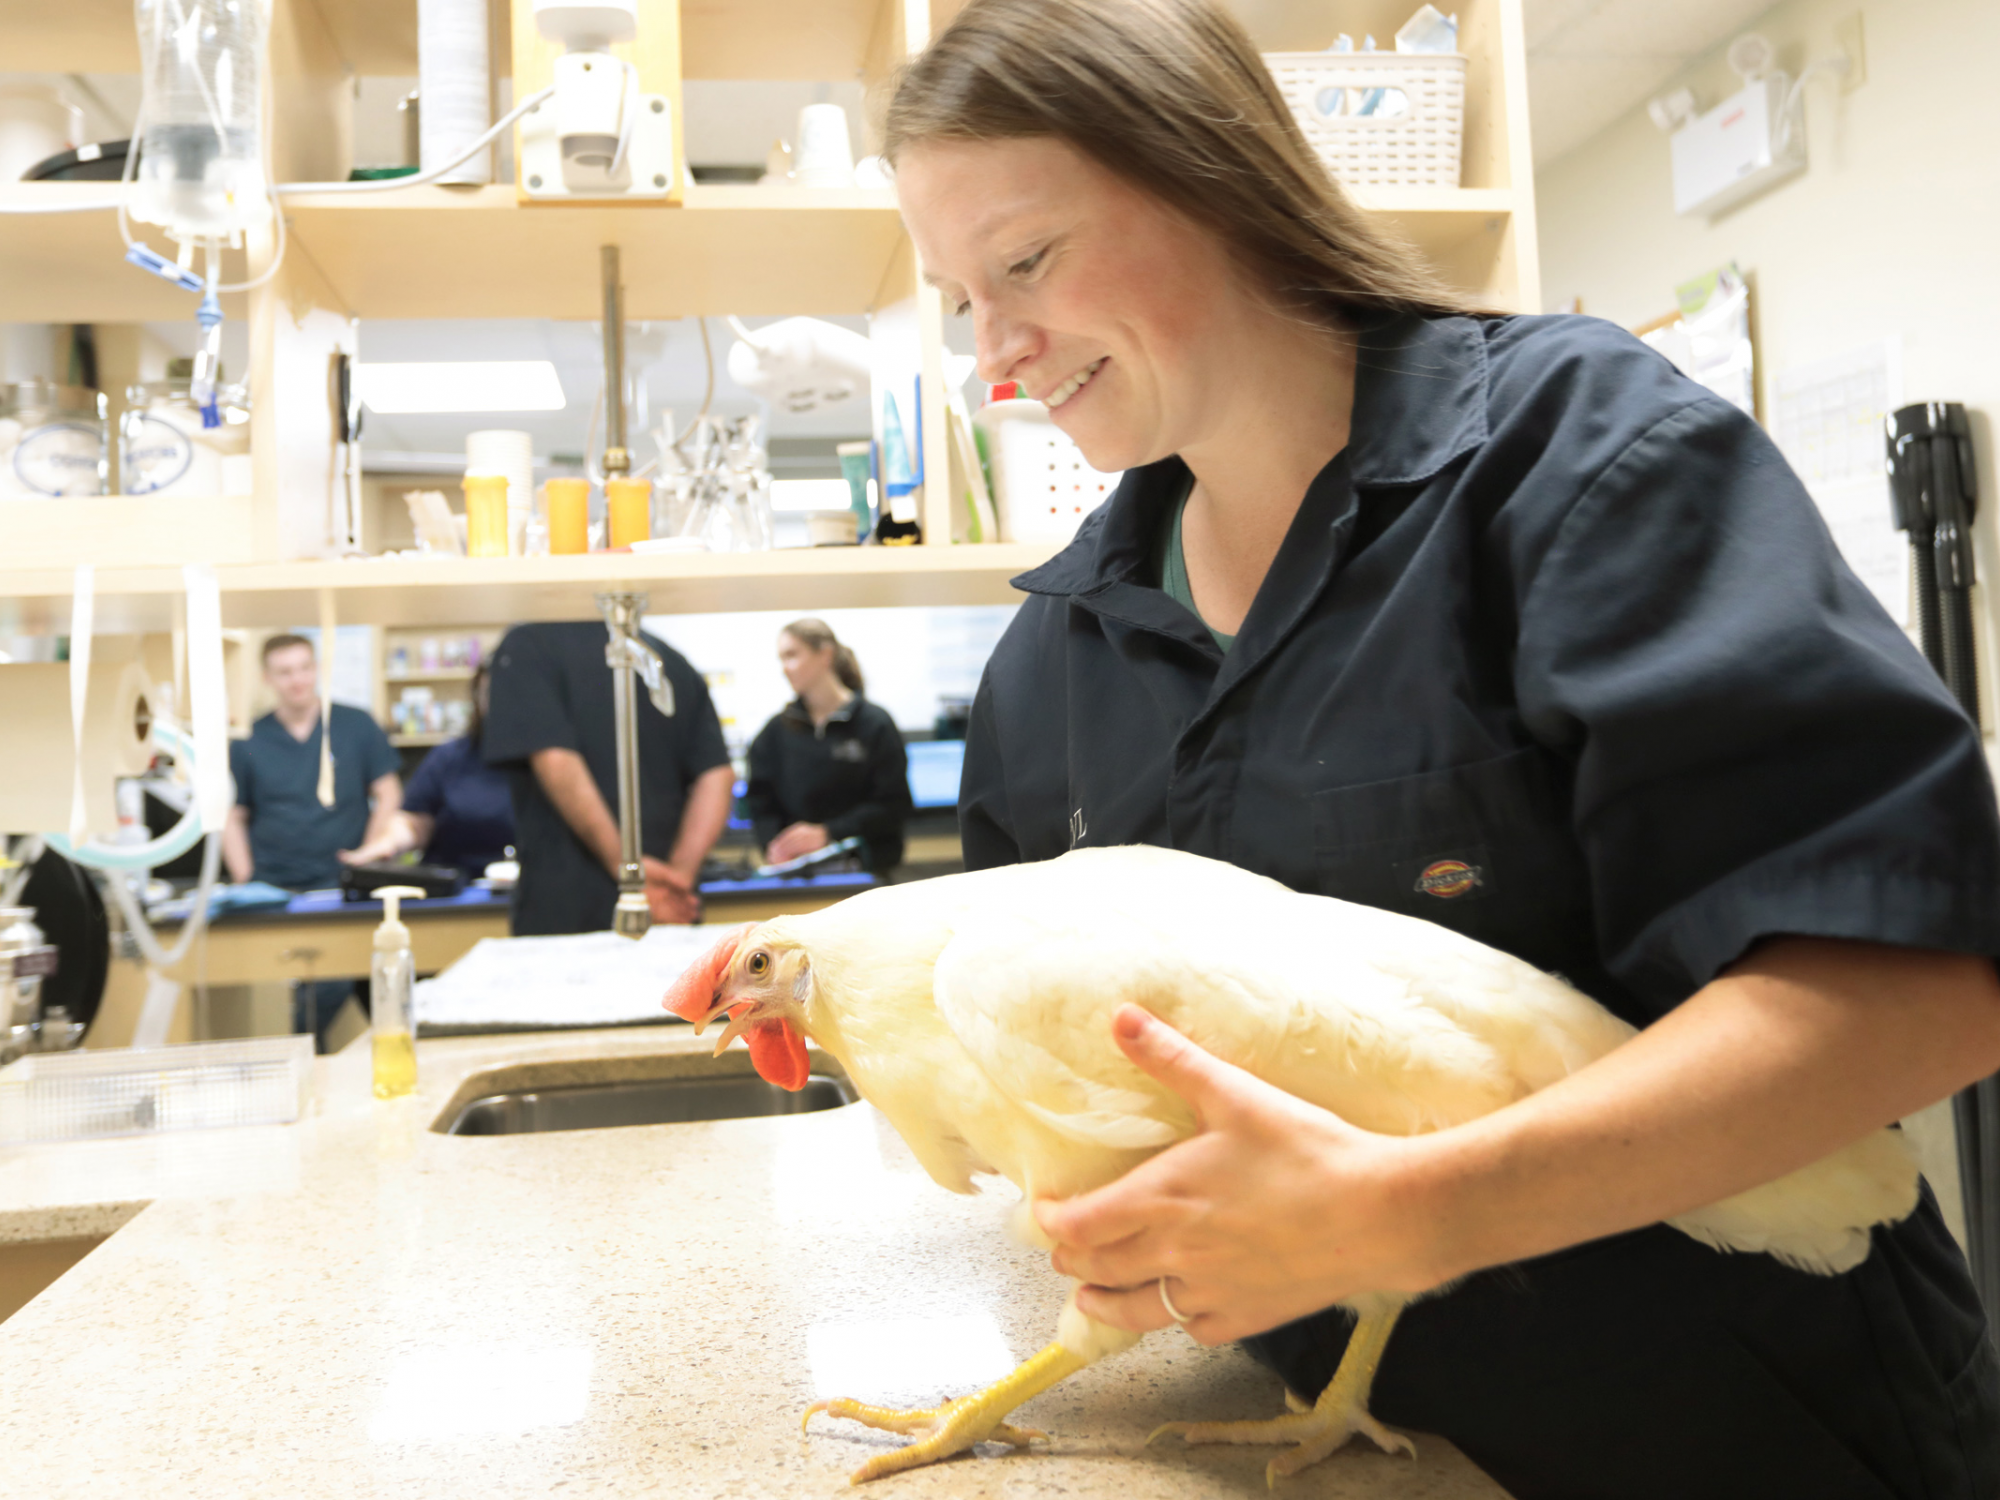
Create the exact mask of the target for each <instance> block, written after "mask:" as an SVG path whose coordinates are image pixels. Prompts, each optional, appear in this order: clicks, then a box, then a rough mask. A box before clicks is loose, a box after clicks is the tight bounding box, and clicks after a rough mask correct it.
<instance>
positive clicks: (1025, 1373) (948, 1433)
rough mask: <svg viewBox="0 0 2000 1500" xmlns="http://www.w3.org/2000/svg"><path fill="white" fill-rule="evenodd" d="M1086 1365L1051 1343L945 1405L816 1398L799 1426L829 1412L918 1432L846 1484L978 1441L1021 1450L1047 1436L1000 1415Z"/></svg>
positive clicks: (895, 1429) (881, 1426)
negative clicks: (906, 1406) (904, 1406)
mask: <svg viewBox="0 0 2000 1500" xmlns="http://www.w3.org/2000/svg"><path fill="white" fill-rule="evenodd" d="M1085 1363H1086V1361H1084V1360H1082V1359H1080V1358H1078V1357H1077V1356H1076V1355H1074V1354H1071V1353H1070V1352H1069V1351H1068V1350H1067V1349H1065V1348H1063V1347H1062V1345H1060V1344H1051V1345H1049V1346H1048V1348H1046V1349H1044V1350H1042V1351H1041V1353H1039V1354H1037V1355H1036V1356H1035V1357H1034V1358H1032V1359H1030V1360H1029V1361H1027V1363H1025V1364H1023V1365H1022V1366H1021V1367H1020V1368H1019V1369H1017V1370H1015V1371H1014V1373H1013V1374H1011V1375H1008V1376H1007V1377H1005V1378H1004V1379H1002V1380H999V1381H996V1382H995V1383H994V1384H993V1385H991V1386H988V1387H987V1388H986V1389H985V1390H983V1391H979V1392H977V1393H975V1394H973V1395H970V1396H961V1397H959V1399H958V1400H956V1401H952V1402H948V1403H946V1404H945V1405H943V1406H935V1407H926V1408H920V1409H914V1410H910V1411H897V1410H895V1409H893V1408H891V1407H886V1406H870V1405H868V1404H867V1403H866V1402H863V1401H849V1400H847V1399H846V1398H844V1397H837V1398H834V1399H831V1400H825V1401H815V1402H814V1403H813V1404H812V1405H811V1406H809V1407H807V1408H806V1411H805V1416H804V1417H803V1418H801V1419H800V1422H799V1426H800V1428H801V1430H803V1429H804V1427H805V1424H806V1422H808V1421H810V1420H811V1419H812V1415H813V1413H814V1412H821V1411H823V1412H825V1413H826V1414H827V1415H829V1416H834V1417H847V1418H849V1419H851V1420H853V1421H856V1422H861V1423H865V1424H866V1425H867V1426H869V1427H874V1428H878V1429H880V1430H881V1431H883V1432H901V1433H911V1434H916V1435H917V1440H916V1441H915V1442H913V1443H911V1444H910V1445H909V1446H908V1447H907V1448H898V1449H896V1450H895V1451H894V1452H891V1453H878V1454H876V1455H875V1457H873V1458H871V1459H869V1460H868V1462H867V1463H865V1464H863V1465H862V1466H861V1467H860V1468H858V1469H856V1470H855V1471H854V1473H853V1474H852V1475H850V1476H849V1477H848V1482H849V1483H850V1484H866V1483H867V1482H868V1481H869V1480H871V1479H880V1478H881V1477H882V1476H883V1475H884V1474H897V1473H901V1472H902V1471H903V1470H904V1469H915V1468H919V1467H921V1466H922V1465H924V1464H934V1463H936V1462H938V1461H939V1460H940V1459H946V1458H950V1457H951V1456H952V1455H953V1454H955V1453H963V1452H965V1451H966V1450H967V1449H969V1448H971V1447H972V1446H973V1445H974V1444H976V1443H1009V1444H1011V1445H1013V1446H1014V1447H1016V1448H1025V1447H1027V1446H1028V1445H1029V1444H1030V1443H1033V1442H1036V1441H1038V1440H1043V1439H1046V1438H1047V1437H1048V1434H1047V1433H1045V1432H1038V1431H1036V1430H1035V1429H1034V1428H1032V1427H1016V1426H1014V1425H1012V1424H1011V1423H1008V1422H1003V1421H1001V1420H1000V1419H1001V1418H1002V1417H1004V1416H1006V1415H1007V1414H1008V1413H1009V1412H1010V1411H1012V1410H1013V1409H1014V1408H1015V1407H1016V1406H1019V1405H1020V1404H1021V1403H1022V1402H1023V1401H1026V1400H1027V1399H1028V1398H1029V1397H1031V1396H1033V1395H1035V1394H1037V1393H1038V1392H1040V1391H1045V1390H1047V1389H1048V1388H1049V1387H1050V1386H1052V1385H1054V1384H1055V1383H1056V1382H1057V1381H1059V1380H1061V1379H1063V1378H1064V1377H1065V1376H1067V1375H1070V1374H1073V1373H1075V1372H1076V1371H1077V1370H1080V1369H1082V1368H1083V1366H1084V1364H1085Z"/></svg>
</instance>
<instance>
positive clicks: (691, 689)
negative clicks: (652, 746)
mask: <svg viewBox="0 0 2000 1500" xmlns="http://www.w3.org/2000/svg"><path fill="white" fill-rule="evenodd" d="M675 693H676V694H677V698H678V701H677V702H676V704H675V708H674V717H675V718H676V719H678V720H679V721H680V723H679V726H678V727H679V729H680V735H679V740H680V752H681V775H682V777H683V778H684V779H685V780H687V781H690V782H692V781H693V780H694V779H695V778H696V777H698V776H701V775H703V774H705V773H706V772H709V771H713V770H714V769H715V768H716V767H717V766H726V765H728V764H729V744H728V741H726V740H724V739H723V737H722V720H721V719H720V718H718V717H717V716H716V712H715V700H714V699H713V698H711V697H709V694H708V683H707V681H706V680H705V679H704V678H703V677H702V675H701V673H699V672H697V671H696V670H695V669H694V667H693V665H692V664H690V665H689V666H688V668H687V672H686V678H685V681H684V682H683V683H682V684H681V685H680V686H678V687H676V688H675Z"/></svg>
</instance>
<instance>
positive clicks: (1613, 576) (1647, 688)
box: [968, 396, 2000, 1007]
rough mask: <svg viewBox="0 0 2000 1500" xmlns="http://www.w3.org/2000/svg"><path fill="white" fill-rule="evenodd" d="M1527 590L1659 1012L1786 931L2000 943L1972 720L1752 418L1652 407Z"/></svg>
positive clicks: (1557, 719)
mask: <svg viewBox="0 0 2000 1500" xmlns="http://www.w3.org/2000/svg"><path fill="white" fill-rule="evenodd" d="M1520 587H1521V590H1522V597H1521V606H1520V609H1521V616H1520V637H1519V649H1518V653H1517V656H1516V665H1515V677H1516V691H1517V694H1518V701H1519V703H1520V707H1521V711H1522V713H1523V716H1524V718H1525V720H1526V723H1527V727H1528V728H1529V730H1530V732H1531V733H1533V734H1534V735H1535V736H1536V738H1537V739H1539V740H1541V741H1542V742H1543V743H1544V744H1547V745H1550V746H1551V747H1552V748H1555V749H1557V750H1558V751H1559V752H1561V753H1562V754H1564V755H1565V756H1566V757H1567V758H1569V759H1570V760H1571V761H1572V762H1573V764H1574V766H1575V800H1574V805H1573V819H1574V828H1575V832H1576V835H1577V838H1578V840H1579V842H1580V843H1581V845H1582V847H1583V850H1584V853H1585V857H1586V860H1587V863H1588V867H1589V872H1590V880H1591V884H1592V895H1593V900H1594V905H1595V910H1596V914H1597V915H1596V920H1597V925H1598V934H1597V936H1598V944H1599V948H1600V951H1601V954H1602V956H1603V959H1604V961H1605V963H1606V965H1607V967H1608V968H1609V969H1610V970H1611V972H1612V973H1613V974H1614V975H1616V976H1617V977H1618V978H1620V979H1621V980H1623V981H1624V982H1626V983H1628V984H1630V985H1631V986H1632V987H1633V988H1634V989H1635V990H1636V991H1638V992H1639V993H1640V994H1641V995H1643V996H1646V997H1647V998H1648V999H1649V1000H1651V1001H1652V1002H1653V1003H1656V1004H1660V1005H1662V1006H1663V1007H1664V1006H1671V1005H1673V1004H1675V1003H1678V1001H1679V1000H1680V999H1682V998H1684V997H1685V996H1686V995H1688V994H1690V993H1692V992H1693V991H1694V990H1695V989H1697V988H1699V987H1700V986H1701V985H1703V984H1705V983H1707V982H1708V980H1710V979H1711V978H1713V977H1714V976H1715V974H1716V973H1717V972H1718V971H1720V970H1721V969H1722V968H1724V967H1726V966H1727V965H1728V964H1729V963H1731V962H1732V961H1734V960H1735V959H1736V958H1738V957H1739V956H1740V955H1741V954H1742V953H1743V952H1744V951H1745V950H1746V949H1747V948H1748V947H1749V946H1750V945H1751V944H1752V943H1754V942H1756V941H1757V940H1758V939H1759V938H1761V937H1765V936H1769V935H1774V934H1779V933H1789V934H1799V935H1805V936H1818V937H1837V938H1855V939H1866V940H1873V941H1878V942H1884V943H1892V944H1899V945H1904V946H1910V947H1922V948H1938V949H1948V950H1957V951H1965V952H1983V953H1995V952H2000V818H1997V817H1996V812H1995V805H1994V796H1993V787H1992V782H1991V779H1990V776H1989V773H1988V770H1987V766H1986V762H1985V757H1984V755H1983V754H1982V751H1981V746H1980V741H1979V735H1978V731H1977V730H1976V729H1975V728H1974V726H1973V725H1972V723H1971V722H1970V721H1969V720H1968V719H1967V718H1966V716H1965V715H1964V714H1963V713H1962V712H1961V711H1960V709H1959V707H1958V705H1957V704H1956V703H1955V702H1954V701H1953V700H1952V698H1951V697H1950V696H1949V694H1947V693H1946V691H1945V689H1944V687H1943V685H1942V684H1941V683H1940V682H1939V681H1938V679H1937V676H1936V674H1935V673H1934V672H1932V671H1931V669H1930V667H1929V665H1928V664H1927V663H1926V662H1925V661H1924V659H1923V657H1922V656H1921V655H1920V654H1919V653H1918V652H1917V650H1916V649H1915V648H1914V647H1913V646H1912V645H1911V644H1910V641H1909V639H1908V638H1907V637H1906V636H1905V635H1904V634H1903V632H1902V630H1901V629H1900V628H1899V627H1898V626H1897V625H1896V624H1895V623H1894V622H1893V621H1892V620H1890V618H1889V617H1888V615H1887V613H1886V612H1885V611H1884V610H1883V609H1882V608H1881V607H1880V606H1879V605H1878V604H1877V603H1876V601H1875V599H1874V597H1873V596H1872V595H1871V594H1869V593H1868V592H1867V590H1866V589H1864V588H1863V587H1862V585H1861V584H1860V582H1859V581H1858V580H1857V579H1856V578H1855V577H1854V576H1853V574H1852V573H1851V572H1850V571H1849V569H1848V568H1847V566H1846V564H1845V563H1844V562H1843V561H1842V560H1841V558H1840V556H1839V554H1838V552H1837V551H1836V550H1835V548H1834V545H1833V542H1832V539H1831V537H1830V536H1829V535H1828V533H1827V530H1826V527H1825V525H1824V524H1823V523H1822V522H1821V520H1820V517H1819V513H1818V511H1817V509H1816V508H1815V507H1814V505H1813V503H1812V500H1811V498H1810V497H1809V496H1808V495H1807V494H1806V492H1805V490H1804V487H1803V486H1802V485H1801V484H1800V483H1799V481H1798V479H1797V478H1796V477H1795V476H1794V475H1793V473H1792V472H1791V470H1790V469H1789V468H1788V467H1787V465H1786V464H1785V462H1784V460H1783V458H1782V457H1781V456H1780V455H1779V453H1778V451H1777V449H1776V448H1775V447H1774V446H1773V445H1772V444H1771V442H1770V441H1769V440H1768V439H1767V438H1766V437H1765V435H1764V433H1763V432H1762V430H1761V429H1759V428H1758V427H1757V426H1756V425H1755V423H1753V422H1751V421H1750V420H1749V418H1747V417H1745V416H1744V415H1743V414H1742V413H1740V412H1738V411H1737V410H1736V409H1735V408H1734V407H1731V406H1729V405H1728V404H1726V403H1724V402H1721V401H1719V400H1715V399H1712V398H1709V397H1706V396H1702V397H1700V398H1698V399H1696V400H1695V401H1693V402H1692V403H1688V404H1684V405H1681V406H1680V407H1679V408H1678V409H1675V410H1672V411H1669V412H1667V413H1666V414H1665V415H1662V416H1661V417H1659V419H1658V420H1657V421H1655V422H1654V423H1653V424H1652V425H1651V426H1650V427H1649V428H1647V429H1645V430H1644V431H1643V432H1642V434H1641V435H1640V436H1638V437H1637V438H1636V440H1634V441H1632V442H1631V443H1630V444H1629V445H1628V446H1627V447H1626V448H1625V449H1624V450H1623V452H1622V453H1620V454H1619V455H1618V456H1617V457H1616V458H1615V460H1613V461H1612V462H1611V463H1610V464H1609V465H1608V467H1606V468H1605V469H1604V471H1603V472H1602V473H1601V474H1599V475H1598V476H1597V477H1596V478H1595V480H1594V481H1593V482H1592V483H1591V484H1590V485H1589V486H1588V488H1587V489H1585V490H1584V492H1583V493H1582V494H1581V495H1580V497H1578V498H1577V499H1576V501H1575V502H1574V504H1573V505H1572V506H1571V507H1570V509H1569V510H1568V513H1567V514H1566V515H1565V516H1564V517H1563V518H1562V520H1561V523H1560V526H1559V528H1558V529H1557V530H1556V531H1555V533H1554V536H1553V540H1552V541H1551V543H1550V545H1549V547H1548V549H1547V551H1546V552H1545V553H1544V554H1543V555H1542V557H1541V559H1540V561H1539V563H1538V565H1537V566H1536V567H1535V568H1534V570H1533V573H1532V576H1531V577H1530V578H1528V579H1526V580H1524V581H1523V582H1522V584H1521V585H1520ZM969 855H970V848H969V847H968V856H969ZM969 863H970V858H968V864H969Z"/></svg>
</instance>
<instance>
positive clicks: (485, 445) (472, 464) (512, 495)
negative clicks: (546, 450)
mask: <svg viewBox="0 0 2000 1500" xmlns="http://www.w3.org/2000/svg"><path fill="white" fill-rule="evenodd" d="M465 472H466V473H467V474H498V475H501V476H502V477H504V478H505V479H506V481H507V551H508V552H509V553H510V554H511V555H513V556H515V557H519V556H520V555H521V539H522V536H523V534H524V533H525V532H526V531H527V527H528V517H529V516H530V515H532V514H534V509H535V441H534V438H533V437H532V436H530V435H529V434H528V433H525V432H510V431H508V430H506V429H504V428H493V429H489V430H488V431H485V432H469V433H467V434H466V435H465Z"/></svg>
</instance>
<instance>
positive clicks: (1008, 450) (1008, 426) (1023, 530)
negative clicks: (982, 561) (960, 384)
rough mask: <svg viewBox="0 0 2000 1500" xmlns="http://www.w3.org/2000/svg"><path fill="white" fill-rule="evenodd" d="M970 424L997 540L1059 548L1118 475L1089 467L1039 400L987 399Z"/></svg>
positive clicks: (1115, 485) (1105, 496)
mask: <svg viewBox="0 0 2000 1500" xmlns="http://www.w3.org/2000/svg"><path fill="white" fill-rule="evenodd" d="M972 425H973V426H974V427H976V428H978V430H979V432H980V434H981V435H982V437H983V439H984V441H985V445H986V465H987V468H988V470H989V471H990V472H991V473H992V476H993V508H994V510H995V511H996V512H997V513H998V514H997V515H996V517H995V519H996V520H998V522H999V523H1000V540H1001V541H1003V542H1028V543H1034V544H1037V545H1041V546H1061V545H1062V544H1064V543H1065V542H1068V541H1070V540H1071V539H1072V538H1073V537H1075V535H1076V529H1077V527H1079V526H1081V525H1082V524H1083V518H1084V517H1085V516H1087V515H1089V514H1090V513H1091V512H1092V511H1094V510H1096V509H1097V507H1098V506H1100V505H1102V504H1103V503H1104V502H1105V501H1106V500H1107V499H1109V498H1110V495H1111V492H1112V491H1113V490H1115V489H1116V488H1118V481H1119V480H1120V479H1122V478H1123V477H1124V476H1123V475H1122V474H1105V473H1100V472H1099V471H1098V470H1096V469H1093V468H1092V467H1091V466H1090V464H1089V463H1088V462H1087V461H1086V460H1085V459H1084V456H1083V450H1082V449H1081V448H1079V447H1077V445H1076V444H1075V443H1073V442H1071V441H1070V438H1069V435H1068V434H1067V433H1065V432H1064V431H1063V430H1062V429H1061V428H1060V427H1058V426H1056V424H1055V422H1054V421H1053V420H1052V419H1051V418H1050V416H1049V409H1048V408H1047V407H1046V406H1044V405H1043V404H1042V403H1041V402H1039V401H1030V400H1027V399H1026V398H1024V397H1016V398H1014V399H1013V400H1011V401H989V402H988V403H987V404H986V405H984V406H982V407H980V408H979V410H978V411H976V412H974V413H973V416H972Z"/></svg>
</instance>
